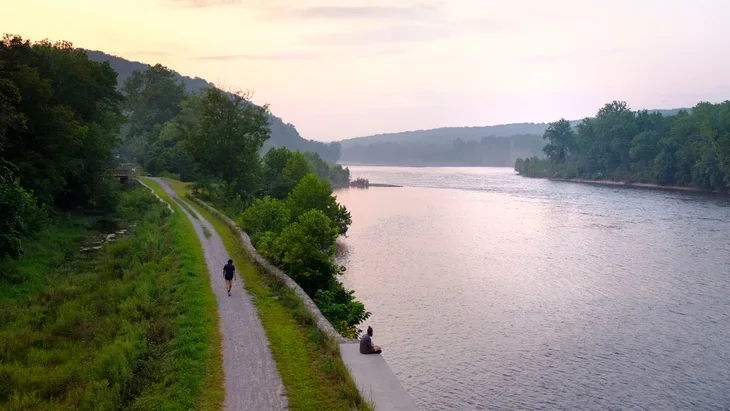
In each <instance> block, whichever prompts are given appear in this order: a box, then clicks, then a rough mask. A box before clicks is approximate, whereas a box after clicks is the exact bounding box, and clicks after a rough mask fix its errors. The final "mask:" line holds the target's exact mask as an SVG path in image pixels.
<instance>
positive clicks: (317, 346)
mask: <svg viewBox="0 0 730 411" xmlns="http://www.w3.org/2000/svg"><path fill="white" fill-rule="evenodd" d="M167 181H168V183H169V184H170V186H171V187H172V188H173V190H175V191H176V192H177V193H178V195H180V196H181V197H184V196H185V195H186V194H187V190H188V185H187V184H185V183H182V182H180V181H176V180H167ZM191 204H193V206H194V207H195V208H196V210H197V211H198V214H199V215H200V216H202V217H203V218H205V219H207V220H208V221H210V223H211V224H213V226H214V227H215V229H216V231H217V232H218V234H219V235H220V236H221V239H222V240H223V244H224V245H225V246H226V249H227V250H228V252H229V254H230V255H231V256H232V257H231V258H233V260H234V261H235V263H236V268H237V269H238V270H239V274H240V275H241V277H242V278H243V279H244V283H245V288H246V290H247V291H248V292H249V293H250V294H251V295H253V296H254V297H255V298H254V302H255V305H256V309H257V310H258V313H259V318H261V322H262V324H263V327H264V330H265V331H266V336H267V338H268V339H269V343H270V347H271V351H272V355H273V357H274V360H275V361H276V366H277V368H278V370H279V373H280V374H281V377H282V380H283V382H284V386H285V387H286V391H287V397H288V399H289V408H290V409H292V410H352V409H358V410H371V409H373V407H372V405H371V404H368V403H367V402H365V401H363V399H362V397H361V396H360V393H359V392H358V390H357V387H356V386H355V383H354V381H353V380H352V377H351V376H350V374H349V372H348V371H347V368H346V367H345V365H344V363H343V362H342V359H341V358H340V354H339V346H338V345H337V343H336V342H335V341H334V340H333V339H331V338H330V337H329V336H327V335H326V334H324V333H323V332H322V331H320V330H319V328H317V326H316V322H315V319H314V317H313V316H312V315H311V313H310V312H309V311H307V309H306V307H305V306H304V303H303V302H302V300H301V299H300V298H299V297H298V296H297V295H296V294H295V293H294V291H292V290H291V289H289V288H288V287H286V285H284V284H283V283H281V282H279V281H278V280H276V279H274V278H271V277H269V276H268V275H266V274H264V273H263V272H262V271H261V270H260V269H259V268H258V267H256V266H255V265H254V264H253V263H252V262H251V259H250V257H249V255H248V253H247V251H246V249H245V247H244V246H243V243H242V242H241V239H240V236H239V235H238V233H237V232H235V231H233V230H231V229H230V228H229V227H228V225H226V224H225V223H224V222H223V221H222V220H221V219H219V218H217V217H216V216H214V215H213V214H211V213H210V212H209V211H208V210H206V209H204V208H203V207H200V206H199V205H197V204H195V203H191Z"/></svg>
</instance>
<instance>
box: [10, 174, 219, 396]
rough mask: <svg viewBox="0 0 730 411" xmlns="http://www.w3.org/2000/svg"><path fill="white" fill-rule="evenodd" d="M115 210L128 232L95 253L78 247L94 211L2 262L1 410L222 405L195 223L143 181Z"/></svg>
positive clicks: (58, 225)
mask: <svg viewBox="0 0 730 411" xmlns="http://www.w3.org/2000/svg"><path fill="white" fill-rule="evenodd" d="M107 217H109V216H107ZM112 217H114V218H117V219H119V220H120V221H121V222H122V224H123V225H126V226H128V227H129V229H130V234H129V235H127V236H120V237H118V239H117V241H115V242H113V243H109V244H106V245H105V246H104V247H103V248H102V249H101V250H99V251H96V252H95V253H94V254H93V255H83V254H81V253H80V252H79V251H78V249H79V240H81V239H83V238H88V237H89V236H93V235H94V234H98V233H97V232H96V231H95V229H94V228H95V226H94V222H95V221H94V218H87V217H83V216H77V217H67V218H61V219H56V221H54V223H53V225H52V226H51V227H49V228H48V229H47V230H46V232H44V233H41V235H39V236H38V237H37V238H36V239H35V240H34V241H33V242H31V243H30V244H29V246H28V247H27V252H26V254H25V255H24V256H23V257H22V258H21V259H20V260H17V261H12V262H8V261H6V262H3V263H2V265H1V267H2V269H3V272H4V273H6V272H7V273H10V274H9V275H3V278H2V279H0V290H2V292H0V409H3V410H112V409H129V410H161V409H165V410H189V409H217V408H219V407H220V404H221V402H222V398H223V395H222V388H220V387H221V385H222V370H221V367H220V358H219V357H220V340H219V336H218V332H217V315H216V311H215V299H214V297H213V294H212V291H211V290H210V285H209V282H208V275H207V270H206V267H205V261H204V259H203V256H202V250H201V249H200V246H199V244H198V243H197V238H196V237H195V234H194V232H192V227H189V230H188V229H187V227H186V226H185V223H188V222H187V219H185V220H183V218H185V217H184V216H182V215H180V214H179V213H175V214H171V213H170V212H169V210H168V209H167V208H166V207H165V206H163V205H162V204H160V203H159V202H158V201H157V199H156V198H154V197H153V196H152V195H151V194H150V193H149V192H148V191H146V190H145V189H142V188H134V189H130V190H128V191H126V192H125V193H124V194H123V196H122V201H121V204H120V207H119V210H118V212H117V214H116V215H114V216H112ZM131 224H135V226H134V227H133V228H132V226H131ZM188 225H189V223H188ZM191 232H192V235H191ZM210 388H213V389H212V390H211V389H210ZM215 388H217V390H216V389H215Z"/></svg>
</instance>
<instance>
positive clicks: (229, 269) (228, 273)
mask: <svg viewBox="0 0 730 411" xmlns="http://www.w3.org/2000/svg"><path fill="white" fill-rule="evenodd" d="M223 271H224V272H225V273H224V276H225V278H226V280H228V281H231V280H233V272H234V271H236V266H235V265H233V264H226V265H225V266H223Z"/></svg>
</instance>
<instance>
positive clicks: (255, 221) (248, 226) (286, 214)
mask: <svg viewBox="0 0 730 411" xmlns="http://www.w3.org/2000/svg"><path fill="white" fill-rule="evenodd" d="M290 218H291V211H289V209H288V208H287V207H286V205H285V204H284V203H283V202H282V201H279V200H277V199H275V198H271V197H264V198H263V199H259V200H256V202H254V204H253V205H252V206H251V207H249V208H248V209H246V211H244V212H243V213H241V214H240V215H239V217H238V219H237V220H236V223H237V224H238V226H239V227H241V228H243V229H244V230H245V231H246V232H247V233H248V234H249V235H250V236H251V241H252V242H253V244H254V246H258V243H259V239H260V237H261V236H262V235H264V234H265V233H267V232H271V233H272V234H275V235H278V234H280V233H281V232H282V230H284V227H286V226H287V225H288V224H289V221H290Z"/></svg>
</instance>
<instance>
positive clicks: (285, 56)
mask: <svg viewBox="0 0 730 411" xmlns="http://www.w3.org/2000/svg"><path fill="white" fill-rule="evenodd" d="M315 57H316V56H315V55H314V54H312V53H297V52H292V53H271V54H227V55H217V56H200V57H193V59H194V60H201V61H237V60H268V61H281V60H311V59H313V58H315Z"/></svg>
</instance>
